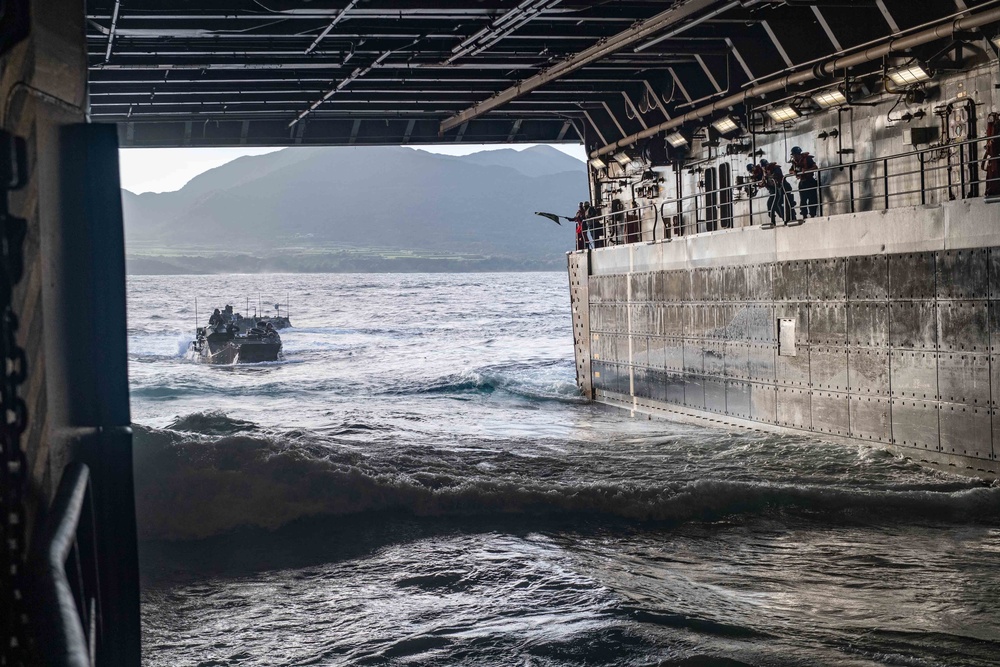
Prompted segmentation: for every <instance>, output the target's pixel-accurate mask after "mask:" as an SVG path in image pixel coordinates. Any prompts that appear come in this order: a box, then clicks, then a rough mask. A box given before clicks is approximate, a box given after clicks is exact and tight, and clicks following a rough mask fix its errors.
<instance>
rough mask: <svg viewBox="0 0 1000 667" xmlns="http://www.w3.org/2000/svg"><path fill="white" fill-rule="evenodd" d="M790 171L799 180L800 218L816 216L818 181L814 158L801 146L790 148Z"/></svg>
mask: <svg viewBox="0 0 1000 667" xmlns="http://www.w3.org/2000/svg"><path fill="white" fill-rule="evenodd" d="M791 165H792V167H791V172H792V173H793V174H795V178H796V179H797V180H798V181H799V203H800V207H799V212H800V213H801V214H802V218H803V219H805V218H808V217H809V216H812V217H814V218H815V217H816V215H817V214H818V212H819V182H818V181H817V180H816V170H817V167H816V160H814V159H813V156H812V155H810V154H809V153H804V152H803V151H802V149H801V148H799V147H798V146H795V147H793V148H792V155H791Z"/></svg>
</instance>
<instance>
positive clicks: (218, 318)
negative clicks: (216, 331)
mask: <svg viewBox="0 0 1000 667" xmlns="http://www.w3.org/2000/svg"><path fill="white" fill-rule="evenodd" d="M220 324H222V313H220V312H219V309H218V308H216V309H215V311H214V312H213V313H212V316H211V317H210V318H208V326H210V327H217V326H219V325H220Z"/></svg>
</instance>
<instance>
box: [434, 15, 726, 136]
mask: <svg viewBox="0 0 1000 667" xmlns="http://www.w3.org/2000/svg"><path fill="white" fill-rule="evenodd" d="M713 4H715V0H690V2H688V3H687V4H684V5H682V6H680V7H675V8H671V9H668V10H666V11H663V12H660V13H659V14H656V15H655V16H653V17H651V18H649V19H647V20H646V21H640V22H638V23H636V24H635V25H633V26H632V27H630V28H628V29H627V30H624V31H622V32H620V33H618V34H617V35H614V36H612V37H609V38H607V39H605V40H601V41H599V42H597V43H596V44H594V45H593V46H591V47H589V48H586V49H584V50H583V51H580V52H579V53H577V54H576V55H574V56H572V57H570V58H567V59H566V60H563V61H561V62H558V63H556V64H555V65H553V66H552V67H550V68H548V69H547V70H544V71H542V72H539V73H538V74H535V75H534V76H532V77H529V78H527V79H525V80H524V81H522V82H520V83H518V84H517V85H514V86H511V87H510V88H507V89H506V90H504V91H501V92H499V93H497V94H496V95H494V96H493V97H491V98H489V99H488V100H484V101H483V102H480V103H479V104H476V105H473V106H471V107H469V108H468V109H466V110H464V111H461V112H459V113H457V114H455V115H454V116H452V117H451V118H447V119H445V120H444V121H442V122H441V129H440V133H442V134H443V133H445V132H447V131H448V130H451V129H454V128H456V127H458V126H460V125H462V124H464V123H467V122H468V121H470V120H472V119H473V118H478V117H479V116H482V115H483V114H485V113H488V112H490V111H492V110H493V109H496V108H498V107H501V106H503V105H504V104H506V103H507V102H510V101H511V100H514V99H517V98H518V97H521V96H522V95H526V94H527V93H530V92H531V91H533V90H535V89H537V88H540V87H542V86H544V85H545V84H547V83H550V82H552V81H555V80H556V79H559V78H560V77H563V76H565V75H567V74H569V73H570V72H575V71H576V70H578V69H580V68H581V67H584V66H585V65H587V64H588V63H592V62H594V61H595V60H600V59H601V58H604V57H606V56H609V55H611V54H612V53H615V52H616V51H619V50H621V49H623V48H625V47H626V46H630V45H632V44H635V43H636V42H638V41H641V40H643V39H646V38H647V37H651V36H652V35H655V34H656V33H658V32H660V31H661V30H663V29H664V28H668V27H670V26H672V25H675V24H677V23H679V22H680V21H683V20H685V19H687V18H688V17H690V16H694V15H696V14H698V13H699V12H701V11H703V10H705V9H708V8H709V7H711V6H712V5H713Z"/></svg>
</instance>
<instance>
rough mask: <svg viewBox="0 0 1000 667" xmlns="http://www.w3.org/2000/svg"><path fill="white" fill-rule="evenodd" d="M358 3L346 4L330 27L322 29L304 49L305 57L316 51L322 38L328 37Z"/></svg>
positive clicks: (354, 1) (354, 0) (353, 1)
mask: <svg viewBox="0 0 1000 667" xmlns="http://www.w3.org/2000/svg"><path fill="white" fill-rule="evenodd" d="M360 1H361V0H351V1H350V2H348V3H347V6H346V7H344V8H343V9H342V10H341V11H340V12H339V13H338V14H337V15H336V16H334V17H333V20H332V21H330V25H328V26H326V27H325V28H323V31H322V32H321V33H319V35H317V36H316V39H315V40H313V43H312V44H310V45H309V48H307V49H306V51H305V53H306V55H309V54H310V53H312V52H313V51H314V50H316V47H317V46H319V43H320V42H322V41H323V38H324V37H326V36H327V35H329V34H330V31H331V30H333V29H334V28H335V27H336V26H337V24H338V23H340V22H341V21H343V20H344V19H345V18H347V14H348V12H350V11H351V10H352V9H354V7H355V6H356V5H357V4H358V2H360Z"/></svg>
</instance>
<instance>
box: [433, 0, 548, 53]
mask: <svg viewBox="0 0 1000 667" xmlns="http://www.w3.org/2000/svg"><path fill="white" fill-rule="evenodd" d="M560 2H562V0H547V2H546V1H543V2H541V3H536V4H535V5H534V6H533V7H530V8H528V9H526V10H525V11H524V14H523V16H520V17H518V18H517V20H516V21H514V22H513V23H511V24H510V25H508V26H506V27H504V28H503V29H502V30H500V31H494V32H491V33H490V34H488V35H486V36H485V41H481V40H480V41H479V42H478V44H472V45H470V46H468V47H467V48H465V49H463V50H462V51H460V52H459V53H456V54H455V55H453V56H451V57H450V58H448V60H446V61H445V62H447V63H449V64H450V63H453V62H455V61H456V60H458V59H459V58H460V57H464V56H476V55H479V54H480V53H482V52H483V51H485V50H486V49H488V48H490V47H491V46H493V45H494V44H496V43H497V42H499V41H500V40H502V39H504V38H505V37H508V36H510V35H511V34H512V33H513V32H514V31H515V30H517V29H518V28H520V27H521V26H523V25H524V24H526V23H528V22H530V21H531V20H533V19H535V18H537V17H538V16H540V15H541V14H542V13H543V12H547V11H548V10H550V9H552V8H553V7H555V6H556V5H558V4H559V3H560Z"/></svg>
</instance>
